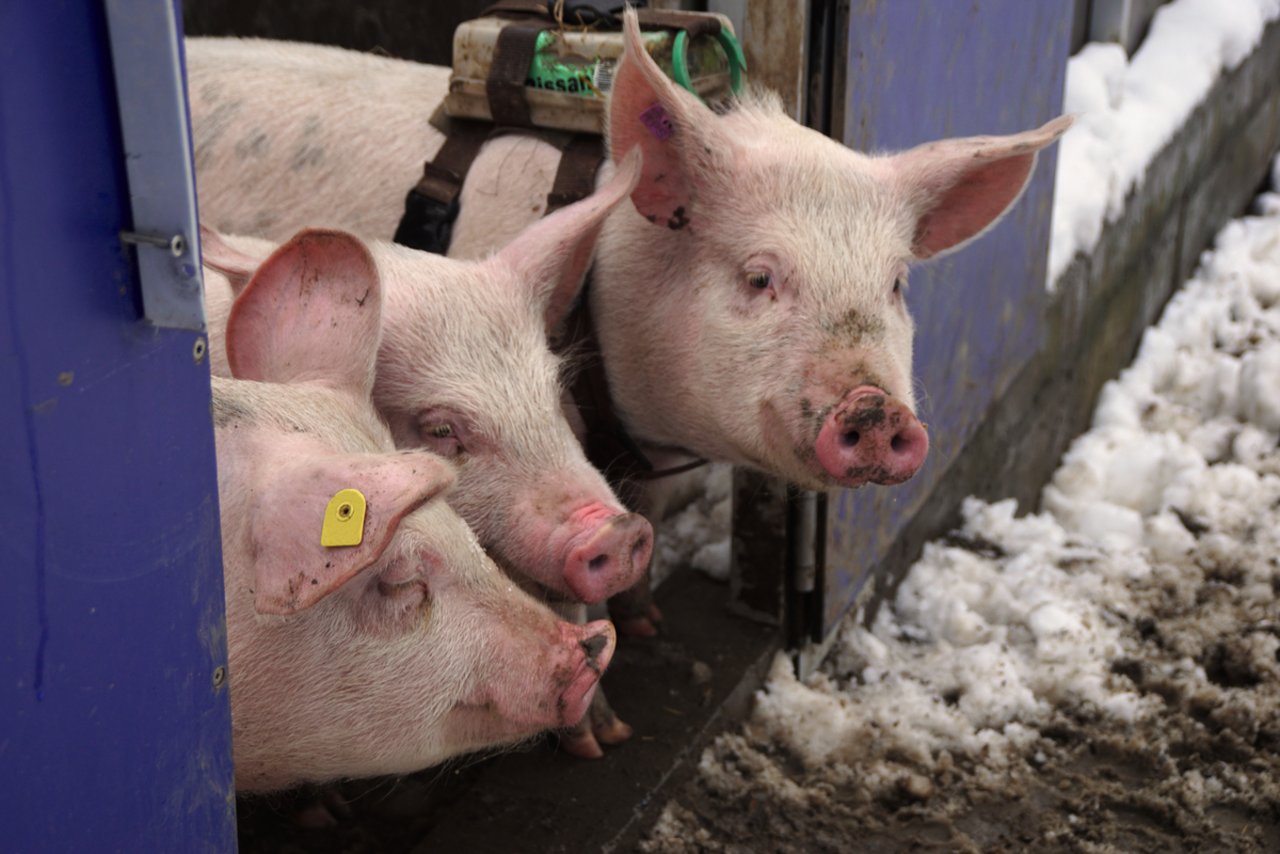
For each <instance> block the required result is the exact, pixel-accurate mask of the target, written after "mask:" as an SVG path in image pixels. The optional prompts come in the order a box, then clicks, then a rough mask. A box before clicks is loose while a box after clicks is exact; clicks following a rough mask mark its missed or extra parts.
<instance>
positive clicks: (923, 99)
mask: <svg viewBox="0 0 1280 854" xmlns="http://www.w3.org/2000/svg"><path fill="white" fill-rule="evenodd" d="M1073 15H1074V11H1073V5H1072V4H1071V3H1048V2H1026V0H971V2H963V3H962V2H938V0H893V2H875V0H861V2H859V0H855V2H854V3H853V6H852V8H851V10H850V21H849V32H848V50H847V54H846V55H847V58H848V59H847V62H848V65H847V69H846V73H847V78H846V103H845V110H844V117H845V125H844V129H843V138H844V142H845V143H846V144H847V145H849V146H851V147H853V148H856V149H858V150H860V151H881V150H896V149H902V148H908V147H910V146H913V145H917V144H919V143H922V142H927V141H929V140H933V139H939V138H942V137H947V136H970V135H976V134H1002V133H1013V132H1016V131H1020V130H1025V129H1028V128H1033V127H1036V126H1038V125H1040V124H1042V123H1044V122H1045V121H1048V120H1049V119H1050V118H1053V117H1054V116H1056V115H1058V114H1059V113H1060V112H1061V109H1062V94H1063V83H1064V78H1065V73H1066V61H1067V52H1068V49H1069V46H1070V39H1071V27H1072V20H1073ZM1056 159H1057V154H1056V149H1055V148H1050V149H1049V150H1048V151H1046V152H1043V153H1042V154H1041V156H1040V162H1039V165H1038V166H1037V168H1036V172H1035V174H1034V176H1033V177H1032V179H1031V184H1030V186H1029V187H1028V188H1027V191H1026V193H1025V194H1024V195H1023V197H1022V199H1021V200H1020V201H1019V202H1018V204H1017V205H1016V206H1015V207H1014V208H1013V209H1012V211H1011V212H1010V213H1009V214H1008V216H1006V217H1005V219H1004V220H1003V221H1002V222H1001V223H1000V224H999V225H998V226H997V227H996V228H995V229H993V230H992V231H991V232H989V233H988V234H986V235H985V236H984V237H982V238H981V239H980V240H978V241H976V242H975V243H973V244H971V245H970V246H968V247H966V248H964V249H962V250H960V251H959V252H957V253H955V254H954V255H951V256H948V257H946V258H944V259H941V260H939V261H934V262H932V263H928V264H923V265H921V266H919V267H918V268H917V269H915V270H913V271H912V274H911V287H910V292H909V295H908V302H909V305H910V306H911V311H912V314H913V315H914V317H915V319H916V377H917V378H918V383H919V385H918V388H919V389H920V390H921V393H920V394H918V398H919V406H920V414H921V420H923V421H924V422H926V423H927V424H928V425H929V436H930V442H931V449H930V451H929V458H928V460H927V461H926V463H925V466H924V468H923V469H922V470H921V471H920V472H919V473H918V474H917V475H916V476H915V477H914V478H913V479H912V480H910V481H908V482H907V483H906V484H904V485H902V486H895V487H888V488H886V487H865V488H863V489H861V490H859V491H857V492H853V491H848V490H846V491H843V492H840V493H835V494H832V495H831V496H830V499H829V501H828V514H827V519H826V522H827V524H826V530H827V539H826V570H825V574H824V584H823V597H822V598H823V601H822V607H821V611H822V614H823V619H822V621H821V622H822V625H821V627H820V630H819V631H816V632H815V633H814V635H815V639H817V638H820V637H822V636H823V635H825V634H826V633H827V632H828V631H829V630H830V629H831V628H833V627H834V626H835V625H836V624H837V623H838V621H839V618H840V616H841V615H842V614H844V613H845V612H846V611H847V610H848V609H849V607H850V606H851V605H852V604H853V603H854V600H855V598H856V597H857V595H858V593H859V591H860V590H861V588H862V587H863V585H864V584H865V582H866V580H867V573H868V571H869V569H870V568H871V567H874V566H875V565H876V564H878V563H879V562H880V561H881V560H882V559H883V558H884V557H885V555H886V554H887V552H888V550H889V548H890V546H891V545H892V544H893V542H894V540H895V538H896V537H897V535H898V534H899V533H900V532H901V531H902V529H903V527H904V525H905V524H906V522H907V521H908V520H909V519H910V518H911V517H912V515H913V514H914V513H915V512H916V511H917V510H918V509H919V508H920V507H921V505H922V504H923V503H924V501H925V500H926V499H927V498H928V496H929V495H930V493H931V491H932V490H933V489H934V487H935V485H936V484H937V483H938V482H939V480H940V479H941V478H943V477H945V476H946V471H947V467H948V465H949V464H950V463H951V462H952V461H953V460H954V459H955V457H956V455H957V454H958V453H959V451H960V450H961V448H963V446H964V443H965V442H966V440H967V439H968V438H969V437H970V436H971V435H972V434H973V431H974V430H975V428H976V427H977V426H978V425H979V424H980V423H981V421H982V419H983V417H984V415H985V414H986V413H987V411H988V408H989V407H990V406H991V404H992V402H993V401H994V400H996V399H998V398H999V396H1000V394H1001V393H1002V392H1003V391H1004V390H1005V389H1006V388H1007V387H1008V386H1009V384H1010V382H1011V381H1012V380H1013V378H1014V376H1015V375H1016V374H1017V372H1018V371H1019V369H1021V368H1022V367H1023V365H1025V364H1026V362H1027V360H1028V359H1029V358H1030V357H1031V356H1032V355H1033V354H1034V353H1035V352H1036V348H1037V346H1038V343H1039V341H1040V340H1041V339H1042V337H1043V335H1044V326H1043V323H1044V320H1043V317H1044V312H1043V309H1044V307H1045V304H1046V292H1045V285H1044V279H1045V267H1046V260H1047V251H1048V240H1049V215H1050V210H1051V207H1052V205H1051V202H1052V193H1053V177H1054V167H1055V163H1056Z"/></svg>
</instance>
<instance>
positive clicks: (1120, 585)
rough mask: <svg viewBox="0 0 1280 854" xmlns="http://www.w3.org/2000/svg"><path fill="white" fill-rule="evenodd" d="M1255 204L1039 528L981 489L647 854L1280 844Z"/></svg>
mask: <svg viewBox="0 0 1280 854" xmlns="http://www.w3.org/2000/svg"><path fill="white" fill-rule="evenodd" d="M1174 5H1175V6H1176V7H1178V8H1179V9H1181V10H1183V11H1186V10H1195V9H1201V8H1202V7H1203V6H1204V4H1197V3H1194V2H1179V3H1176V4H1174ZM1214 5H1215V7H1216V8H1221V7H1220V6H1218V5H1217V4H1214ZM1166 20H1169V19H1166ZM1166 26H1167V24H1166ZM1233 44H1236V45H1237V47H1235V48H1233V51H1236V50H1239V49H1240V48H1239V46H1238V44H1239V43H1238V42H1234V43H1233ZM1230 55H1233V56H1234V55H1235V54H1234V53H1231V54H1230ZM1273 174H1275V175H1276V178H1277V179H1278V183H1280V159H1277V162H1276V165H1275V172H1274V173H1273ZM1255 210H1258V211H1259V212H1260V214H1261V215H1259V216H1256V217H1251V218H1245V219H1240V220H1236V221H1233V222H1232V223H1230V224H1229V225H1228V226H1227V227H1226V228H1225V229H1224V230H1223V231H1222V232H1221V233H1220V234H1219V235H1218V238H1217V242H1216V248H1215V249H1214V250H1213V251H1212V252H1207V253H1205V255H1204V256H1203V258H1202V266H1201V269H1200V271H1199V272H1198V273H1197V275H1196V276H1195V278H1193V279H1192V280H1191V281H1190V282H1188V283H1187V284H1186V285H1185V286H1184V288H1183V289H1182V290H1181V291H1179V293H1177V294H1176V295H1175V296H1174V298H1173V299H1172V300H1171V301H1170V303H1169V305H1168V307H1167V308H1166V310H1165V312H1164V315H1163V317H1162V319H1161V321H1160V323H1159V324H1158V325H1157V326H1156V327H1153V328H1152V329H1149V330H1148V331H1147V333H1146V335H1145V336H1144V339H1143V342H1142V345H1141V348H1140V350H1139V353H1138V356H1137V358H1136V359H1135V361H1134V363H1133V365H1132V366H1131V367H1130V368H1129V369H1127V370H1126V371H1125V372H1124V373H1123V374H1122V375H1121V376H1120V377H1119V378H1118V379H1117V380H1114V381H1112V382H1111V383H1109V384H1108V385H1107V387H1106V388H1105V389H1104V391H1103V394H1102V397H1101V400H1100V402H1099V405H1098V407H1097V410H1096V412H1095V415H1094V420H1093V425H1092V428H1091V430H1090V431H1089V432H1088V433H1086V434H1085V435H1083V436H1081V437H1080V438H1079V439H1077V440H1076V442H1075V443H1074V444H1073V445H1072V447H1071V448H1070V450H1069V451H1068V452H1067V454H1066V456H1065V457H1064V460H1063V464H1062V466H1061V468H1060V469H1059V470H1058V472H1057V473H1056V475H1055V476H1054V478H1053V479H1052V481H1051V483H1050V484H1049V485H1048V486H1047V487H1046V488H1045V490H1044V495H1043V506H1044V512H1043V513H1040V514H1035V515H1027V516H1022V517H1018V516H1016V515H1015V512H1014V511H1015V508H1014V505H1013V502H1012V501H1004V502H997V503H994V504H989V503H985V502H983V501H979V500H977V499H972V498H971V499H969V500H968V501H966V502H965V504H964V508H963V518H964V522H963V525H962V527H961V528H960V529H959V530H958V531H956V532H955V533H953V534H952V535H950V536H949V537H947V538H945V539H944V540H942V541H939V542H935V543H932V544H930V545H928V546H927V547H926V549H925V552H924V554H923V556H922V558H921V559H920V561H919V562H918V563H917V564H916V565H915V566H914V567H913V568H912V569H911V570H910V572H909V573H908V574H907V576H906V578H905V580H904V581H903V583H902V585H901V587H900V588H899V590H898V591H897V594H896V597H895V598H894V600H893V601H892V603H891V604H890V605H889V606H886V607H884V608H882V609H881V610H880V612H879V614H878V615H877V616H876V618H875V620H874V622H873V623H872V624H871V625H870V626H869V627H868V626H866V625H865V624H864V621H863V620H862V619H861V618H854V619H850V620H848V621H847V622H846V624H845V626H844V627H843V629H842V630H841V635H840V638H839V640H838V642H837V644H836V646H835V648H834V649H833V652H832V654H831V655H830V656H829V658H828V660H827V661H826V663H825V664H824V665H823V666H822V668H821V670H820V671H819V672H818V673H817V674H815V675H814V676H813V677H811V678H809V679H808V680H806V681H804V682H801V681H799V680H797V679H796V678H795V676H794V675H793V673H792V670H791V667H790V665H789V663H788V662H787V661H786V660H785V659H784V658H782V657H781V656H780V657H779V659H778V660H777V661H776V662H775V666H774V669H773V672H772V674H771V678H770V681H769V682H768V684H767V685H766V687H765V688H764V689H763V690H761V691H760V692H759V694H758V696H757V700H756V705H755V709H754V711H753V715H752V718H751V720H750V721H749V723H748V725H747V726H746V728H745V730H744V731H743V732H742V733H740V734H729V735H724V736H721V737H720V738H719V739H718V740H717V741H716V742H715V744H714V745H713V746H712V747H711V748H709V749H708V750H707V751H706V753H705V754H704V756H703V757H702V761H701V769H700V774H699V776H698V777H697V779H696V780H695V782H694V783H692V784H690V785H689V786H688V787H687V788H686V789H685V790H684V792H683V794H682V796H681V797H679V798H677V799H675V800H673V801H672V802H671V803H670V804H669V805H668V806H667V808H666V811H665V812H664V814H663V816H662V819H661V821H660V822H659V823H658V825H657V826H656V827H655V828H654V830H653V832H652V834H651V836H650V838H649V840H648V841H647V842H646V843H645V850H649V851H721V850H725V851H727V850H753V849H752V848H751V846H752V845H754V844H756V843H759V844H760V845H763V846H764V847H765V848H768V849H769V850H779V851H792V850H796V851H799V850H841V849H842V848H846V846H848V845H849V844H851V843H857V844H858V845H859V847H862V846H863V845H868V846H870V845H872V843H874V846H873V847H878V848H884V849H886V850H890V849H891V850H899V848H898V847H895V846H902V845H904V843H903V839H904V837H903V836H902V835H901V834H902V830H903V828H907V829H910V830H911V832H913V833H914V832H917V831H919V832H920V833H923V834H925V835H924V836H923V837H920V838H918V839H916V840H915V842H913V843H912V844H921V845H923V844H928V843H935V844H937V845H939V846H941V847H943V848H967V849H971V850H978V849H987V848H990V847H992V846H994V847H1001V846H1009V845H1012V846H1014V847H1024V846H1031V847H1040V846H1049V845H1052V846H1054V847H1057V846H1062V847H1066V848H1073V847H1078V848H1079V850H1135V849H1142V850H1161V849H1162V847H1163V846H1164V845H1165V844H1166V843H1167V842H1168V840H1169V839H1170V838H1172V839H1181V840H1182V841H1183V842H1187V843H1188V844H1205V845H1210V846H1227V847H1228V848H1229V849H1230V850H1256V851H1263V850H1276V849H1275V847H1274V846H1275V845H1277V844H1280V842H1278V841H1277V840H1280V601H1278V596H1280V447H1278V446H1280V195H1277V194H1269V195H1264V196H1262V197H1261V198H1260V199H1259V200H1258V203H1257V205H1256V206H1255ZM744 805H746V806H744ZM895 821H900V822H901V823H900V824H899V825H898V826H897V831H896V832H895V833H889V829H890V828H892V827H893V826H894V822H895ZM851 834H852V835H851ZM929 834H932V835H929ZM1161 834H1172V836H1162V835H1161ZM744 844H746V845H747V847H746V848H743V847H742V846H743V845H744ZM1179 844H1182V843H1181V842H1180V843H1179ZM762 850H763V849H762Z"/></svg>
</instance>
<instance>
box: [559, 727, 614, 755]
mask: <svg viewBox="0 0 1280 854" xmlns="http://www.w3.org/2000/svg"><path fill="white" fill-rule="evenodd" d="M560 749H561V750H563V751H564V752H565V753H568V754H569V755H570V756H576V757H578V758H579V759H600V758H602V757H603V756H604V750H603V749H601V747H600V742H598V741H596V737H595V735H593V734H592V733H591V731H590V730H581V731H579V730H574V731H572V732H567V733H565V734H564V735H562V736H561V737H560Z"/></svg>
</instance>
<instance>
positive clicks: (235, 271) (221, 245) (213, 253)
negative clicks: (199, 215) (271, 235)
mask: <svg viewBox="0 0 1280 854" xmlns="http://www.w3.org/2000/svg"><path fill="white" fill-rule="evenodd" d="M200 261H201V263H203V264H205V265H206V266H209V267H212V268H213V269H215V270H217V271H218V272H219V273H221V274H222V275H224V276H226V277H227V281H229V282H230V283H231V290H232V292H233V293H236V294H238V293H240V292H241V291H242V290H244V288H245V285H247V284H249V279H250V278H251V277H252V276H253V271H254V270H256V269H258V265H259V264H261V263H262V259H261V258H254V257H252V256H251V255H248V254H246V253H244V252H241V251H240V250H239V249H236V248H235V247H234V246H232V245H231V244H229V243H227V240H226V238H225V237H223V236H222V233H221V232H219V231H215V230H214V229H212V228H210V227H209V226H207V225H201V226H200Z"/></svg>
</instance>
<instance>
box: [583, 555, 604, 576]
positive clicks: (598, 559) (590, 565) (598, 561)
mask: <svg viewBox="0 0 1280 854" xmlns="http://www.w3.org/2000/svg"><path fill="white" fill-rule="evenodd" d="M608 563H609V556H608V555H596V556H595V557H593V558H592V559H591V560H589V561H587V569H589V570H591V571H592V572H599V571H600V570H602V569H604V568H605V566H606V565H607V564H608Z"/></svg>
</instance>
